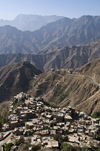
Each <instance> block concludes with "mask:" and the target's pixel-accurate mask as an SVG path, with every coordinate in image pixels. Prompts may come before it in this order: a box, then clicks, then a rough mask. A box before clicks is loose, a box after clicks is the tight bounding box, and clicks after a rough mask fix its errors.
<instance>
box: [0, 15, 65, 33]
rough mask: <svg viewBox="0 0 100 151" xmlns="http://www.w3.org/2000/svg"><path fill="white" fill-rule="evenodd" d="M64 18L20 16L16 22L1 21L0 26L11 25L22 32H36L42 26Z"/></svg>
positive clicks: (54, 16)
mask: <svg viewBox="0 0 100 151" xmlns="http://www.w3.org/2000/svg"><path fill="white" fill-rule="evenodd" d="M62 18H63V16H56V15H52V16H40V15H24V14H20V15H18V16H17V17H16V18H15V19H14V20H12V21H10V20H3V19H1V20H0V26H5V25H10V26H13V27H16V28H17V29H19V30H22V31H26V30H28V31H35V30H38V29H40V28H41V27H42V26H44V25H46V24H48V23H50V22H55V21H57V20H59V19H62Z"/></svg>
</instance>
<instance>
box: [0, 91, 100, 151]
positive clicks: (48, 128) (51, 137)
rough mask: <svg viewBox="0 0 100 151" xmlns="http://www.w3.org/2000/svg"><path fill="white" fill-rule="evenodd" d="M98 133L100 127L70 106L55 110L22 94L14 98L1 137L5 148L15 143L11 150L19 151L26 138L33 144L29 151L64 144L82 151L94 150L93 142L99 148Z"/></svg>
mask: <svg viewBox="0 0 100 151" xmlns="http://www.w3.org/2000/svg"><path fill="white" fill-rule="evenodd" d="M99 132H100V123H97V119H94V118H92V117H90V116H88V115H86V114H85V113H84V112H81V111H80V112H78V111H75V109H74V108H73V107H71V106H68V107H63V108H58V107H57V108H54V107H51V106H48V105H46V103H45V102H44V100H43V99H42V98H39V97H38V98H35V97H32V96H30V95H28V94H25V93H23V92H21V93H19V94H18V95H16V96H14V100H13V102H12V103H11V104H10V106H9V117H8V122H7V123H5V124H3V126H2V129H1V133H0V145H1V144H2V145H1V147H2V148H3V146H4V145H5V144H8V143H13V146H12V150H16V148H18V146H17V145H16V144H15V141H16V140H17V141H18V140H19V139H20V138H21V136H24V141H25V142H28V141H29V143H30V147H29V150H30V151H31V150H32V145H40V146H41V149H42V150H43V149H46V148H59V147H60V145H61V143H62V142H65V143H67V144H70V145H72V146H74V145H76V146H78V147H80V148H82V147H83V146H84V145H86V146H87V148H88V149H91V145H90V143H91V142H93V143H94V144H99V145H100V142H99V141H98V140H97V138H98V135H99ZM60 136H61V137H60ZM8 137H9V139H7V138H8ZM56 137H57V138H56ZM5 140H6V141H5ZM2 142H3V143H2Z"/></svg>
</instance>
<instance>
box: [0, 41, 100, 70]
mask: <svg viewBox="0 0 100 151" xmlns="http://www.w3.org/2000/svg"><path fill="white" fill-rule="evenodd" d="M97 58H100V41H97V42H93V43H91V44H90V45H89V46H72V47H69V46H67V47H63V48H56V49H52V50H51V49H50V50H46V51H41V52H40V53H39V54H37V55H34V54H6V55H5V54H1V55H0V67H2V66H5V65H8V64H13V63H18V62H20V61H22V60H23V61H28V62H30V63H31V64H33V65H35V66H36V67H38V68H39V69H41V70H42V71H45V72H47V71H49V70H50V69H51V68H55V69H62V68H63V69H66V68H67V69H69V68H74V69H76V68H79V67H81V66H83V65H84V64H86V63H88V62H90V61H92V60H94V59H97Z"/></svg>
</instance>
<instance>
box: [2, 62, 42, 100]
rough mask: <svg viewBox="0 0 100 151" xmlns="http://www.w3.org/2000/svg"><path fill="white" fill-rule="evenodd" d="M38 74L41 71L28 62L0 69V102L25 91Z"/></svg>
mask: <svg viewBox="0 0 100 151" xmlns="http://www.w3.org/2000/svg"><path fill="white" fill-rule="evenodd" d="M40 73H42V71H40V70H39V69H37V68H36V67H34V66H33V65H31V64H30V63H28V62H20V63H16V64H13V65H7V66H4V67H2V68H0V102H2V101H4V100H9V99H10V98H11V97H12V96H13V95H15V94H17V93H19V92H21V91H27V90H28V89H29V82H30V80H32V78H34V76H35V75H38V74H40Z"/></svg>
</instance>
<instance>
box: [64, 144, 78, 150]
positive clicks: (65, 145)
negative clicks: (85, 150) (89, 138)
mask: <svg viewBox="0 0 100 151" xmlns="http://www.w3.org/2000/svg"><path fill="white" fill-rule="evenodd" d="M61 147H62V149H61V151H76V149H75V148H74V147H73V146H71V145H70V144H67V143H63V144H62V145H61Z"/></svg>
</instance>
